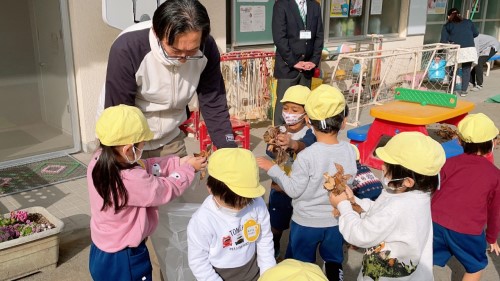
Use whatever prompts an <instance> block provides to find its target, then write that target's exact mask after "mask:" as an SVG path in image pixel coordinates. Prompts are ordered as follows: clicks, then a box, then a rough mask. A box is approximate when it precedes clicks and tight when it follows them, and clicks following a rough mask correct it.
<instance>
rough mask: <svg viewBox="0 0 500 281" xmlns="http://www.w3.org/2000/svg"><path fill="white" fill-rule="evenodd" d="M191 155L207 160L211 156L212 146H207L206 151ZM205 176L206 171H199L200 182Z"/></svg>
mask: <svg viewBox="0 0 500 281" xmlns="http://www.w3.org/2000/svg"><path fill="white" fill-rule="evenodd" d="M193 155H194V157H205V158H207V159H208V157H209V156H210V155H212V145H211V144H209V145H208V146H207V149H206V150H202V151H200V153H193ZM206 174H207V172H206V170H201V171H200V180H202V179H204V178H205V176H206Z"/></svg>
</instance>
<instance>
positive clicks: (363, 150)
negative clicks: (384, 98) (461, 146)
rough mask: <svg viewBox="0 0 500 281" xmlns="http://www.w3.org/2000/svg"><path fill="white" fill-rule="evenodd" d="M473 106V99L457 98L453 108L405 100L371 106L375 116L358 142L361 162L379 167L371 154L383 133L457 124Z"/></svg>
mask: <svg viewBox="0 0 500 281" xmlns="http://www.w3.org/2000/svg"><path fill="white" fill-rule="evenodd" d="M472 109H474V103H472V102H468V101H462V100H459V101H458V102H457V106H456V107H455V108H448V107H439V106H433V105H425V106H424V105H420V104H417V103H411V102H405V101H392V102H388V103H386V104H383V105H379V106H374V107H372V108H371V110H370V115H372V116H373V117H375V120H374V121H373V123H372V125H371V126H370V129H369V130H368V134H367V136H366V141H364V142H361V143H358V149H359V154H360V161H361V163H363V164H365V165H367V166H370V167H372V168H376V169H381V168H382V164H383V162H382V160H380V159H379V158H377V157H376V156H375V155H374V151H375V149H376V148H377V145H378V144H379V142H380V140H381V138H382V137H383V136H389V137H392V136H394V135H396V134H399V133H401V132H421V133H423V134H425V135H428V132H427V128H426V127H425V126H426V125H429V124H433V123H447V124H452V125H455V126H456V125H457V124H458V122H460V120H462V119H463V118H464V117H465V116H466V115H467V114H468V113H469V112H470V111H471V110H472Z"/></svg>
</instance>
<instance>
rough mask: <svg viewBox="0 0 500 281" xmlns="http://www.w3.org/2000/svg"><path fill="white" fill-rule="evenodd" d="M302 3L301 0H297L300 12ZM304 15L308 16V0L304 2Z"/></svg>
mask: <svg viewBox="0 0 500 281" xmlns="http://www.w3.org/2000/svg"><path fill="white" fill-rule="evenodd" d="M300 1H301V0H295V3H297V6H298V7H299V11H300ZM304 13H305V15H307V0H304Z"/></svg>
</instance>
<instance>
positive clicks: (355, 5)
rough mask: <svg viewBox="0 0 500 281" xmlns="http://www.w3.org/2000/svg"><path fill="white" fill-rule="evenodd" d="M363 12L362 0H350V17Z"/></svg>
mask: <svg viewBox="0 0 500 281" xmlns="http://www.w3.org/2000/svg"><path fill="white" fill-rule="evenodd" d="M362 12H363V0H351V9H350V10H349V15H350V16H351V17H359V16H361V14H362Z"/></svg>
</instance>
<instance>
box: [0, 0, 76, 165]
mask: <svg viewBox="0 0 500 281" xmlns="http://www.w3.org/2000/svg"><path fill="white" fill-rule="evenodd" d="M66 1H67V0H9V1H4V2H3V3H2V4H3V5H2V9H1V10H0V34H2V44H0V166H9V165H15V164H17V163H20V162H29V161H33V160H37V159H43V158H49V157H55V156H59V155H62V154H65V153H72V152H76V151H79V150H80V135H79V131H78V120H77V112H76V109H77V108H76V94H75V91H74V75H73V64H72V56H71V40H70V34H69V18H68V9H67V2H66Z"/></svg>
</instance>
